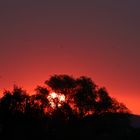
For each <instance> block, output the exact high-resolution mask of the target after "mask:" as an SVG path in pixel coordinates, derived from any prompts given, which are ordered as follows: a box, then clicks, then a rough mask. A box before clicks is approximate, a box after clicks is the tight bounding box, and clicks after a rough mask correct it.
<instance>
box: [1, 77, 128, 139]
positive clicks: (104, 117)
mask: <svg viewBox="0 0 140 140" xmlns="http://www.w3.org/2000/svg"><path fill="white" fill-rule="evenodd" d="M45 84H46V86H45V87H41V86H37V88H36V90H35V91H36V93H35V94H34V95H31V94H28V93H27V92H26V91H25V90H23V89H22V88H20V87H18V86H14V88H13V91H5V92H4V93H3V96H2V98H1V99H0V127H1V128H0V136H1V137H4V139H6V138H8V139H9V136H10V135H14V136H15V137H14V139H18V137H20V139H22V137H21V136H23V135H25V136H27V135H29V137H28V136H27V137H23V139H27V138H29V139H31V138H33V137H34V138H38V139H44V138H46V139H57V138H61V139H63V138H64V139H65V138H67V137H68V136H69V135H71V136H75V137H79V136H82V137H84V135H86V136H91V135H92V136H93V135H94V137H96V136H98V134H104V133H106V134H107V135H110V131H111V129H112V128H113V127H115V128H116V129H117V128H119V127H121V131H122V132H120V130H119V133H124V131H125V133H127V129H128V128H129V119H128V118H129V117H128V116H129V110H128V109H127V107H126V106H125V105H124V104H122V103H119V102H118V101H117V100H116V99H114V98H111V97H110V96H109V94H108V92H107V91H106V89H105V88H98V86H97V85H96V84H95V83H94V82H93V81H92V80H91V79H90V78H88V77H85V76H82V77H79V78H73V77H71V76H68V75H53V76H52V77H50V79H49V80H47V81H46V82H45ZM48 87H49V88H48ZM50 88H51V90H50ZM52 92H55V93H56V94H59V95H65V100H64V101H58V100H60V99H59V98H58V97H55V98H53V97H52V98H53V99H52V100H51V101H50V100H49V98H50V97H51V96H50V95H51V93H52ZM52 103H53V104H56V106H52ZM107 125H109V126H110V127H108V128H106V126H107ZM103 126H104V129H103ZM85 129H86V130H85ZM116 129H114V130H116ZM87 130H88V131H87ZM83 131H84V132H83ZM98 131H100V133H99V132H98ZM117 131H118V129H117ZM7 133H9V135H7ZM62 133H63V134H64V135H62ZM113 133H114V132H113ZM60 134H61V135H60Z"/></svg>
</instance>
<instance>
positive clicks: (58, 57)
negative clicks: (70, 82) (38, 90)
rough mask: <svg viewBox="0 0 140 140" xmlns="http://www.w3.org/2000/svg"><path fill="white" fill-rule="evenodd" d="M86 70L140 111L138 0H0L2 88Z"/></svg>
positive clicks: (31, 84)
mask: <svg viewBox="0 0 140 140" xmlns="http://www.w3.org/2000/svg"><path fill="white" fill-rule="evenodd" d="M52 74H70V75H73V76H76V77H77V76H80V75H87V76H90V77H92V78H93V80H94V81H95V82H96V83H97V84H98V85H100V86H105V87H106V88H107V89H108V91H109V93H110V95H111V96H113V97H116V98H117V99H118V100H120V101H122V102H124V103H125V104H126V105H127V106H128V108H130V110H132V112H133V113H138V114H140V108H139V106H140V103H139V99H140V1H139V0H116V1H115V0H0V92H2V91H3V89H4V88H6V89H9V88H12V86H13V84H18V85H21V86H23V87H24V88H25V89H27V90H28V91H31V90H33V89H34V88H35V86H36V85H37V84H42V83H43V82H44V81H45V80H46V79H47V78H48V77H49V76H50V75H52Z"/></svg>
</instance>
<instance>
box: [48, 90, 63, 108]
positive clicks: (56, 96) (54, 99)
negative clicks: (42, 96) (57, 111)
mask: <svg viewBox="0 0 140 140" xmlns="http://www.w3.org/2000/svg"><path fill="white" fill-rule="evenodd" d="M48 100H49V102H50V104H51V107H52V108H55V107H56V105H57V106H58V107H61V105H62V103H63V102H65V95H64V94H61V93H55V92H51V93H50V95H49V96H48Z"/></svg>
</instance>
